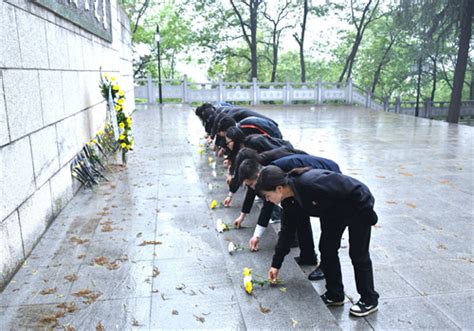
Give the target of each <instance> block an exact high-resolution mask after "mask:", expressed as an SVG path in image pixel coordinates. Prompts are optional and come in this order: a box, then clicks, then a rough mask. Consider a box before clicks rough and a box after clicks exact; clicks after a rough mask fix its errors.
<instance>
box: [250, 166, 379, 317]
mask: <svg viewBox="0 0 474 331" xmlns="http://www.w3.org/2000/svg"><path fill="white" fill-rule="evenodd" d="M256 190H257V191H258V192H260V193H261V194H263V195H264V196H265V199H266V200H267V201H270V202H273V203H275V204H276V203H280V202H281V204H282V206H283V209H286V208H291V205H292V204H294V203H297V204H298V205H300V206H301V207H302V208H303V209H304V210H305V211H306V212H307V213H308V214H309V215H311V216H317V217H319V218H320V220H321V238H320V241H319V251H320V252H321V263H322V268H323V270H324V273H325V275H326V290H327V291H326V293H325V294H323V295H322V296H321V299H322V300H323V301H324V302H325V303H326V305H330V306H340V305H343V304H344V286H343V284H342V275H341V265H340V262H339V257H338V250H339V247H340V245H341V238H342V234H343V232H344V230H345V229H346V227H347V228H348V230H349V256H350V258H351V261H352V265H353V266H354V274H355V281H356V286H357V292H358V293H359V294H360V296H361V298H360V300H359V301H358V302H357V303H356V304H355V305H353V306H352V307H351V309H350V313H351V314H352V315H354V316H359V317H360V316H367V315H369V314H371V313H373V312H375V311H376V310H377V308H378V298H379V294H378V293H377V292H376V291H375V289H374V278H373V271H372V261H371V260H370V254H369V244H370V232H371V226H372V225H375V224H376V223H377V220H378V217H377V214H376V213H375V211H374V203H375V199H374V197H373V196H372V193H371V192H370V190H369V188H368V187H367V186H366V185H364V184H363V183H361V182H359V181H358V180H356V179H354V178H352V177H349V176H345V175H341V174H338V173H335V172H332V171H329V170H320V169H309V168H299V169H294V170H292V171H291V172H290V173H289V174H287V173H285V172H284V171H283V170H281V169H280V168H278V167H276V166H271V165H270V166H267V167H265V168H263V169H262V171H261V172H260V174H259V176H258V179H257V183H256ZM281 240H282V243H283V244H284V245H288V241H289V238H282V239H281ZM280 267H281V263H280V261H278V260H277V261H275V259H274V260H273V261H272V266H271V268H270V270H269V271H268V277H269V278H270V279H272V280H276V279H277V277H278V272H279V269H280Z"/></svg>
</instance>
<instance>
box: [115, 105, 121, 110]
mask: <svg viewBox="0 0 474 331" xmlns="http://www.w3.org/2000/svg"><path fill="white" fill-rule="evenodd" d="M114 108H115V110H120V109H122V106H120V105H115V107H114Z"/></svg>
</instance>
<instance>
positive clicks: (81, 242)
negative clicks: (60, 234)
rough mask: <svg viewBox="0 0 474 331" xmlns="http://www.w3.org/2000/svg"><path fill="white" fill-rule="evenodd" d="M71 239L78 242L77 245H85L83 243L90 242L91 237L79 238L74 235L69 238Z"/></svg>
mask: <svg viewBox="0 0 474 331" xmlns="http://www.w3.org/2000/svg"><path fill="white" fill-rule="evenodd" d="M69 241H70V242H73V243H75V244H77V245H83V244H85V243H88V242H89V239H81V238H79V237H76V236H74V237H71V238H69Z"/></svg>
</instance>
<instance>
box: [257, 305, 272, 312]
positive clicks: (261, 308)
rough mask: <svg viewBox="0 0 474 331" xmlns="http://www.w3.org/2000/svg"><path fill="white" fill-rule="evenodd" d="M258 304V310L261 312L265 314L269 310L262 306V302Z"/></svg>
mask: <svg viewBox="0 0 474 331" xmlns="http://www.w3.org/2000/svg"><path fill="white" fill-rule="evenodd" d="M259 306H260V311H261V312H262V313H263V314H267V313H269V312H270V308H268V307H264V306H262V304H259Z"/></svg>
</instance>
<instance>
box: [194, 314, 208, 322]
mask: <svg viewBox="0 0 474 331" xmlns="http://www.w3.org/2000/svg"><path fill="white" fill-rule="evenodd" d="M193 316H194V317H195V318H196V321H198V322H201V323H204V322H205V321H206V319H205V318H204V317H202V316H196V315H194V314H193Z"/></svg>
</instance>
